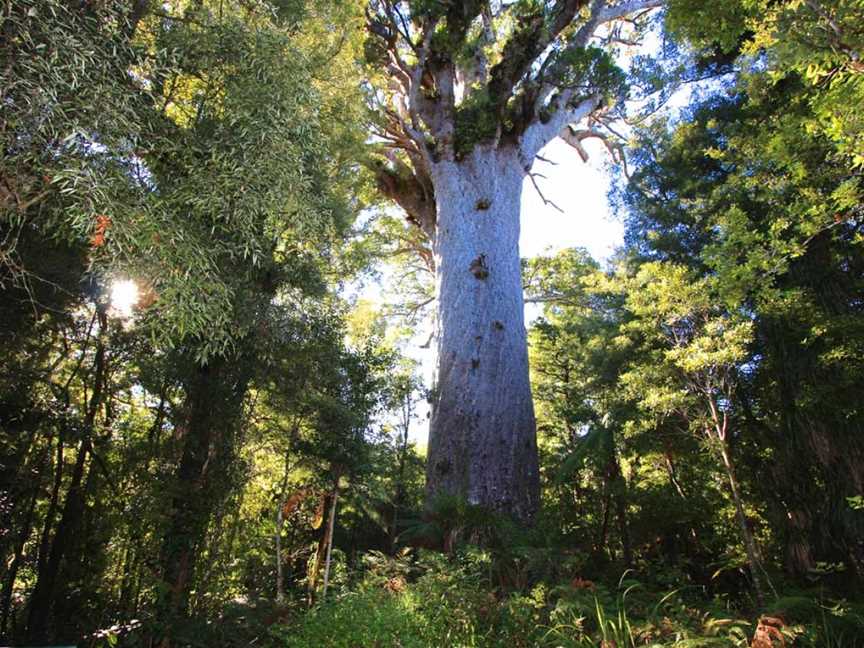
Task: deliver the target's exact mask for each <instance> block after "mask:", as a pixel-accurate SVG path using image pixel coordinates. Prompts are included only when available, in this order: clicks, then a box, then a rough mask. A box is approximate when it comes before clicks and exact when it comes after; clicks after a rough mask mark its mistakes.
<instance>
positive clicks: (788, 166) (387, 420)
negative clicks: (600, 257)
mask: <svg viewBox="0 0 864 648" xmlns="http://www.w3.org/2000/svg"><path fill="white" fill-rule="evenodd" d="M384 4H388V3H384ZM396 4H399V3H396ZM412 4H415V5H417V7H418V9H417V11H421V10H423V11H425V10H427V9H426V8H423V7H425V5H423V3H412ZM426 4H430V5H435V4H436V3H435V2H431V3H429V2H427V3H426ZM439 4H441V5H446V6H450V4H451V3H448V2H441V3H439ZM536 4H538V3H536V2H534V1H533V0H519V2H514V3H504V5H505V7H507V6H509V7H510V9H508V11H509V12H510V14H514V15H510V14H508V15H509V18H508V19H514V16H515V19H516V22H518V18H519V15H520V14H519V12H525V14H526V15H527V14H528V13H529V12H530V11H533V10H536V7H535V5H536ZM539 4H544V3H539ZM545 4H550V3H545ZM658 4H659V3H658ZM420 5H423V7H420ZM498 5H500V3H491V5H490V6H498ZM390 6H394V5H392V3H391V5H390ZM544 6H545V5H544ZM498 8H499V9H500V8H501V7H500V6H499V7H498ZM0 11H2V19H0V34H2V37H0V146H2V150H3V155H2V159H0V520H2V521H0V561H2V563H0V564H2V578H0V581H2V582H0V642H4V643H10V644H11V645H22V646H23V645H34V646H35V645H46V644H50V643H64V644H78V645H82V646H115V645H122V646H133V647H136V646H148V647H151V648H155V647H157V646H158V647H159V648H169V647H170V646H274V647H275V646H497V645H511V646H605V647H607V648H608V647H611V646H616V647H618V648H622V647H623V646H637V645H657V646H755V647H757V648H771V647H772V646H792V645H794V646H837V647H840V646H861V645H864V595H862V588H864V410H862V400H861V399H862V394H864V312H862V311H864V254H862V247H864V113H862V111H861V106H862V104H864V62H862V59H861V56H862V53H864V3H862V2H861V1H860V0H824V1H823V2H817V1H815V0H788V1H782V2H775V1H773V0H772V1H768V0H722V1H718V2H715V3H710V4H705V3H700V2H695V1H693V0H673V1H672V2H670V3H668V4H666V5H664V6H663V7H661V8H659V9H658V10H656V11H646V12H644V13H642V14H640V15H639V16H637V17H636V18H633V19H632V20H630V21H629V22H627V23H625V24H624V25H623V26H622V27H620V28H616V29H611V30H610V31H609V32H608V33H607V34H606V35H605V36H604V38H605V39H606V40H605V41H604V42H603V43H602V45H603V46H604V47H607V48H611V49H610V51H612V52H613V53H614V55H615V56H614V57H609V58H608V60H607V59H603V60H604V61H606V63H608V64H609V65H610V66H613V65H614V66H615V75H614V78H615V79H616V84H615V88H614V92H613V93H612V94H611V95H610V97H609V111H608V112H607V113H606V114H607V116H608V119H607V120H606V121H605V122H604V123H602V124H599V123H598V124H594V126H596V129H595V130H594V131H593V132H591V133H589V134H588V135H586V137H597V138H600V139H602V140H603V141H604V142H605V143H606V144H607V146H608V149H609V161H610V172H611V173H614V174H615V182H614V186H613V190H612V192H611V194H610V200H611V201H612V204H613V207H614V210H615V212H616V214H617V217H618V218H620V219H621V220H622V221H623V222H624V224H625V227H626V230H625V232H626V233H625V244H624V246H623V247H622V248H621V249H620V250H619V251H618V252H617V253H616V255H615V256H614V257H613V258H612V259H611V260H609V261H608V262H607V263H605V264H600V263H598V262H597V261H595V260H593V259H591V258H590V256H589V255H588V254H587V253H586V252H585V251H583V250H580V249H571V250H566V251H564V252H561V253H559V254H556V255H554V256H547V257H538V258H531V259H523V267H522V269H523V284H524V287H525V298H526V301H529V302H534V303H538V304H541V305H542V315H541V316H540V317H539V318H537V319H536V320H534V321H533V322H531V323H530V326H529V332H528V337H529V353H530V366H531V381H532V389H533V397H534V407H535V410H536V413H537V422H538V426H537V427H538V446H539V452H540V477H541V508H540V512H539V514H538V515H537V518H536V520H535V521H534V523H533V525H530V526H529V525H525V524H523V523H521V522H519V521H516V520H514V519H511V518H509V517H507V516H506V515H500V514H496V513H494V512H490V511H488V510H486V509H484V508H483V507H480V506H476V505H473V504H471V503H470V502H467V501H465V500H464V499H460V498H458V497H444V496H442V497H436V498H432V499H431V500H429V501H425V502H424V479H425V478H424V470H425V469H424V455H425V447H424V446H423V445H422V444H421V445H418V444H416V443H415V442H414V441H413V440H412V439H411V438H410V435H409V429H412V430H413V429H415V427H416V426H418V425H421V424H422V422H418V420H417V418H418V416H417V412H418V404H419V403H420V402H421V401H422V400H424V399H426V398H428V397H429V393H428V388H429V387H430V386H429V385H423V383H422V380H421V378H420V372H419V370H418V367H417V363H416V362H415V361H413V360H411V359H410V358H409V355H411V354H409V353H406V348H407V345H408V344H411V343H412V342H411V341H410V340H411V330H412V328H413V326H414V324H415V322H416V321H417V318H419V317H423V316H424V313H425V312H426V311H427V310H428V306H429V304H430V300H431V299H432V298H433V297H434V285H433V281H432V277H431V275H430V274H429V272H428V258H424V255H428V250H427V249H426V248H425V247H424V245H423V242H422V240H420V238H419V234H418V231H419V230H418V229H417V228H415V227H413V226H412V224H411V223H408V222H406V221H405V220H404V218H403V216H402V215H401V214H400V213H399V212H398V211H397V210H394V209H393V208H392V207H391V206H390V205H389V204H388V203H387V202H386V200H385V198H384V194H386V191H384V192H382V191H380V190H381V186H380V183H377V184H376V181H375V169H376V168H380V165H381V164H382V162H381V160H382V159H391V161H392V158H387V157H386V155H387V154H385V153H383V152H382V150H381V147H380V146H379V145H380V142H378V141H376V140H375V139H374V137H373V138H372V141H370V135H369V134H370V133H374V132H377V131H376V128H378V127H380V125H381V121H380V120H381V119H382V118H381V114H382V112H381V110H380V106H379V103H378V102H379V99H380V96H381V93H382V92H386V88H387V81H386V79H384V78H382V75H381V71H380V69H379V66H378V65H379V64H378V63H376V61H377V58H376V56H377V54H376V52H375V51H374V45H375V41H374V39H373V38H372V37H371V36H370V33H369V30H368V29H367V26H368V24H369V14H368V7H367V6H365V3H362V2H346V1H339V0H321V1H318V2H311V1H310V2H306V1H304V0H218V1H217V0H195V1H189V2H187V1H184V0H176V1H174V0H171V1H167V2H163V3H154V2H149V1H148V0H129V1H118V2H111V1H101V0H92V1H91V0H86V1H80V2H79V1H74V2H67V1H66V0H15V1H14V2H8V3H5V4H4V6H3V7H2V9H0ZM514 12H515V13H514ZM627 25H630V27H631V28H632V30H631V31H627V29H628V27H627ZM645 34H650V39H653V41H654V42H655V44H654V45H652V46H651V47H646V46H645V45H644V43H643V44H640V43H639V42H637V40H638V38H639V37H641V36H644V35H645ZM586 51H587V50H586ZM618 65H620V66H621V68H619V67H617V66H618ZM624 67H627V69H626V70H625V69H623V68H624ZM610 69H611V68H610ZM610 74H611V73H610ZM685 90H686V92H685ZM682 92H683V93H684V94H682ZM676 97H677V98H678V99H679V100H678V101H677V102H676V101H672V102H671V103H672V104H674V105H676V107H675V108H674V109H672V108H669V107H668V106H667V101H668V100H669V99H670V98H676ZM681 97H686V98H687V103H686V105H683V106H682V105H680V104H681V101H680V98H681ZM634 103H636V104H638V106H637V107H636V109H634V108H633V104H634ZM468 118H470V119H474V120H482V111H481V112H479V113H478V112H477V111H476V110H475V111H474V112H471V113H469V114H468ZM460 123H461V122H460ZM575 145H576V148H577V149H578V148H579V146H580V143H579V142H575ZM579 152H580V153H581V152H583V151H579ZM574 154H576V151H574ZM562 218H564V216H562ZM384 267H387V268H390V270H388V273H389V274H390V275H391V276H397V277H398V281H397V282H396V284H397V285H396V286H395V287H394V288H393V290H391V291H390V292H389V293H388V294H389V295H390V296H391V297H392V299H391V300H390V301H391V303H390V304H388V305H387V306H386V307H383V308H376V307H374V305H372V304H370V303H368V302H364V301H363V300H358V299H356V298H352V297H350V295H352V294H354V293H355V292H356V291H355V290H353V287H356V286H357V285H360V284H362V283H363V282H367V283H368V282H371V281H374V280H375V277H376V276H379V275H378V274H377V273H380V271H381V268H384Z"/></svg>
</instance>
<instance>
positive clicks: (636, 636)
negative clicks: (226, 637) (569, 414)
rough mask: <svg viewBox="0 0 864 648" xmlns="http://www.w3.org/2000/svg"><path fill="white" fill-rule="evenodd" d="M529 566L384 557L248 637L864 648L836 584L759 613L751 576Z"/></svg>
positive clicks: (857, 605)
mask: <svg viewBox="0 0 864 648" xmlns="http://www.w3.org/2000/svg"><path fill="white" fill-rule="evenodd" d="M559 558H562V557H559ZM529 562H530V561H528V560H526V561H524V562H522V563H521V564H519V563H518V561H517V562H513V563H511V564H509V565H502V564H500V563H498V562H496V561H495V560H494V559H493V558H492V557H491V556H490V555H489V554H488V553H487V552H483V551H480V550H469V551H466V552H462V553H460V554H458V555H454V556H450V557H447V556H442V555H440V554H432V553H431V552H421V553H420V555H419V556H417V555H409V554H408V553H407V552H406V554H404V555H403V556H401V557H397V558H392V557H388V556H385V555H383V554H380V553H377V552H373V553H371V554H368V555H367V556H366V558H365V559H364V567H363V569H362V570H361V571H358V572H357V573H354V574H349V573H348V572H347V571H344V570H338V569H337V570H336V575H335V579H334V581H333V582H332V583H331V585H330V592H329V594H328V598H327V600H326V602H323V603H322V602H320V601H319V602H318V603H316V604H315V605H313V606H312V607H311V608H308V607H307V604H305V603H302V602H299V601H298V602H297V604H296V606H290V605H289V606H288V607H286V608H284V609H282V610H281V611H277V612H276V613H275V618H276V619H278V620H277V621H276V622H275V623H273V620H274V612H273V610H272V608H271V609H270V610H269V612H268V613H267V614H266V615H263V614H260V613H259V615H258V617H259V618H260V619H261V621H260V623H261V625H257V624H251V625H250V621H251V619H253V618H255V617H256V615H255V614H254V613H252V614H250V610H249V609H248V608H246V609H244V610H242V614H240V616H239V619H242V623H244V624H245V626H246V627H245V628H244V631H243V632H242V633H241V634H247V633H248V632H250V631H252V632H254V634H255V635H256V636H255V638H253V639H252V641H254V644H253V645H258V646H261V645H264V646H267V647H268V648H277V647H278V648H313V647H316V648H317V647H324V646H326V647H333V648H366V647H374V648H426V647H453V648H457V647H459V648H462V647H465V648H481V647H490V648H491V647H494V646H507V647H508V648H522V647H525V648H528V647H532V646H537V647H548V648H571V647H572V648H577V647H578V648H588V647H600V648H613V647H614V648H625V647H628V648H635V647H637V646H655V647H660V646H664V647H665V646H669V647H673V646H674V647H678V648H687V647H690V648H693V647H697V648H698V647H704V648H709V647H723V646H726V647H730V648H743V647H748V648H776V647H780V646H782V647H783V648H791V647H793V646H802V647H812V648H858V647H862V646H864V601H860V600H859V601H857V602H855V601H850V600H849V599H848V598H844V597H842V596H838V595H836V594H830V593H829V591H828V589H827V588H826V586H825V585H824V584H823V585H813V586H812V587H807V588H801V587H796V586H792V585H790V584H787V583H783V582H780V581H779V580H778V581H776V582H775V583H774V586H775V588H777V589H778V592H777V595H774V594H771V595H769V596H767V597H766V599H767V600H766V603H765V604H764V605H763V606H758V605H756V604H755V602H754V601H753V598H752V596H751V595H750V594H749V593H748V592H747V590H746V582H745V580H744V576H743V574H742V573H738V574H737V576H739V577H740V579H739V580H737V581H736V579H735V578H733V577H732V576H734V575H733V574H727V575H725V577H724V576H722V575H720V576H718V577H717V579H716V582H715V587H712V588H710V589H709V588H707V587H699V586H697V585H694V584H693V583H692V582H688V581H687V578H686V576H684V575H683V574H682V573H681V572H680V571H679V570H677V569H675V568H669V569H668V570H665V571H662V572H661V571H660V570H656V571H647V570H646V571H644V572H640V571H638V570H626V571H624V572H623V574H621V575H619V576H618V577H617V578H613V577H612V573H613V572H614V571H615V569H614V567H612V566H607V569H606V570H605V578H604V577H603V576H602V575H598V576H597V577H596V580H595V579H588V578H583V577H581V576H578V575H577V576H567V577H564V576H563V575H562V574H561V573H560V572H561V571H562V570H561V569H558V568H560V567H561V566H562V565H566V560H564V559H563V558H562V559H561V560H560V561H559V563H558V565H557V566H553V565H547V567H554V569H553V571H558V572H559V574H558V576H559V578H550V577H546V578H536V575H535V574H532V573H531V570H532V569H533V568H536V567H537V565H536V564H535V565H530V564H529ZM565 571H566V569H565ZM661 574H662V575H661ZM676 582H677V583H678V584H677V586H676ZM742 585H744V586H745V589H743V590H739V591H734V590H736V589H737V588H739V587H741V586H742ZM238 614H239V611H238ZM264 616H267V617H268V618H267V619H266V620H264V619H263V617H264ZM239 619H238V620H239ZM230 626H231V624H230V623H229V624H227V625H226V630H227V628H228V627H230ZM253 626H254V627H253ZM235 638H236V635H235ZM244 641H248V640H244ZM225 645H228V644H227V643H226V644H225ZM238 645H239V644H238ZM243 645H247V643H243Z"/></svg>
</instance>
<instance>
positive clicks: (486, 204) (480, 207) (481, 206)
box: [474, 198, 492, 211]
mask: <svg viewBox="0 0 864 648" xmlns="http://www.w3.org/2000/svg"><path fill="white" fill-rule="evenodd" d="M491 206H492V201H491V200H489V199H488V198H481V199H480V200H478V201H477V204H476V205H474V208H475V209H476V210H477V211H486V210H487V209H489V208H490V207H491Z"/></svg>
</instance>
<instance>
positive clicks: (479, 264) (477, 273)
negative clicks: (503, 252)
mask: <svg viewBox="0 0 864 648" xmlns="http://www.w3.org/2000/svg"><path fill="white" fill-rule="evenodd" d="M468 270H470V271H471V274H473V275H474V278H475V279H481V280H482V279H485V278H486V277H488V276H489V266H487V265H486V255H485V254H481V255H480V256H478V257H477V258H476V259H474V260H473V261H472V262H471V265H470V266H468Z"/></svg>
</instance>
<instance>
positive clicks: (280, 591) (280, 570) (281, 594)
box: [275, 449, 291, 603]
mask: <svg viewBox="0 0 864 648" xmlns="http://www.w3.org/2000/svg"><path fill="white" fill-rule="evenodd" d="M290 461H291V451H290V449H289V450H287V451H286V452H285V472H284V474H283V475H282V488H281V489H280V491H279V503H278V510H277V511H276V538H275V539H276V602H277V603H282V602H284V601H285V570H284V566H283V564H282V527H283V526H284V524H285V513H284V511H285V503H286V495H287V492H286V491H287V490H288V476H289V474H290V472H291V466H290Z"/></svg>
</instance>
